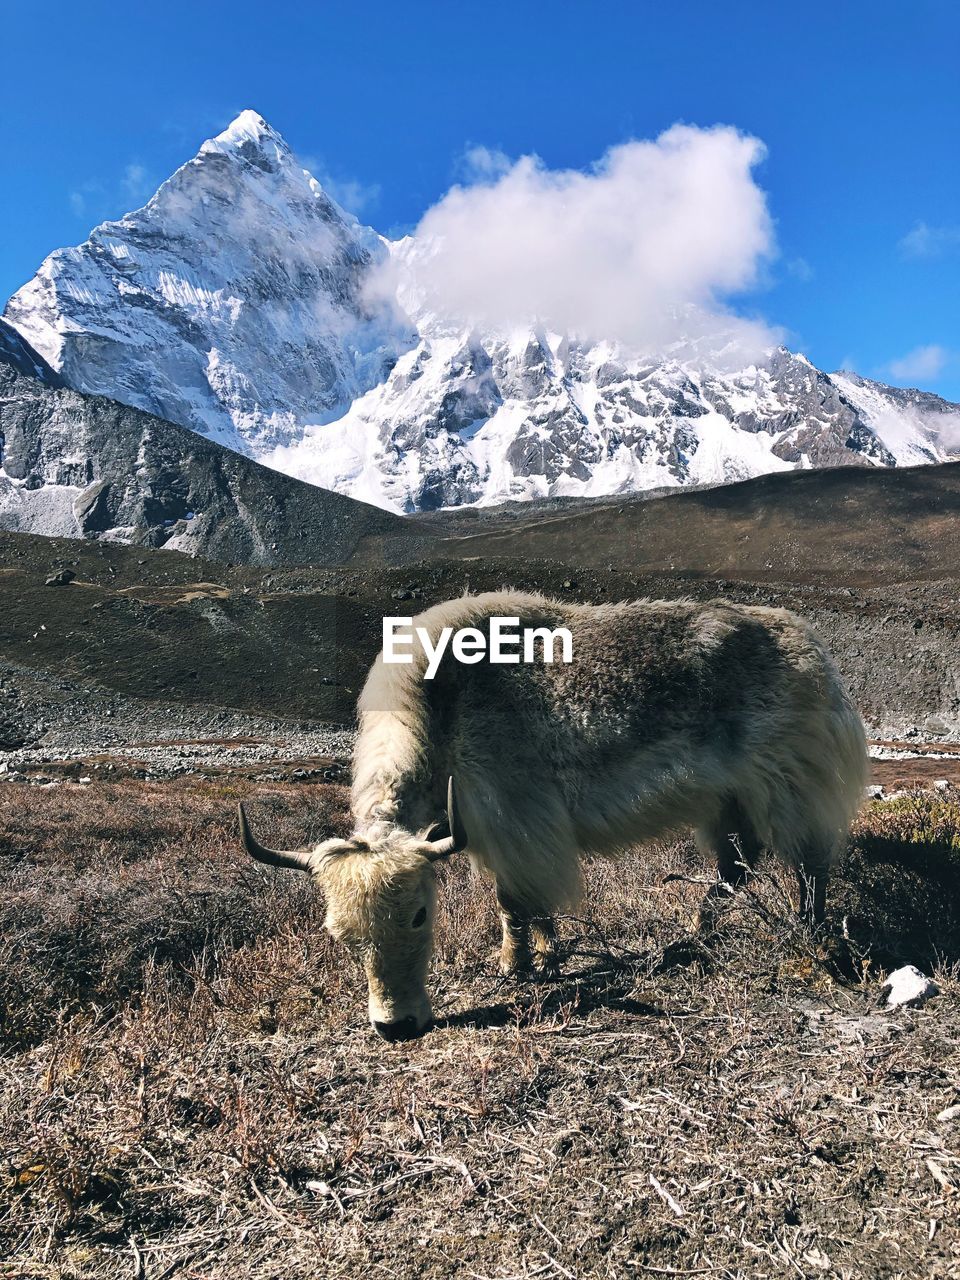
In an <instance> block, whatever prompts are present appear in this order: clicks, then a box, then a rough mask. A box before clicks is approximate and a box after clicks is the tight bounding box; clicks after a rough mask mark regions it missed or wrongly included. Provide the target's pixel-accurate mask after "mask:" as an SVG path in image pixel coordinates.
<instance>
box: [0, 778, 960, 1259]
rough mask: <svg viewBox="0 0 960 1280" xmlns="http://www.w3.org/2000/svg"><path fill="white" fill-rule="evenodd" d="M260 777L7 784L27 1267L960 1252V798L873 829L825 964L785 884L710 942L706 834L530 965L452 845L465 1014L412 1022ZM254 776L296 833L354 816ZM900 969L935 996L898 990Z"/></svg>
mask: <svg viewBox="0 0 960 1280" xmlns="http://www.w3.org/2000/svg"><path fill="white" fill-rule="evenodd" d="M245 785H246V784H239V783H238V784H230V783H227V784H217V785H214V784H210V783H198V782H192V783H191V782H189V781H180V782H177V783H168V784H160V785H150V784H144V783H136V782H124V783H118V784H115V785H102V786H99V785H98V786H95V787H90V788H87V789H82V788H79V787H72V786H64V787H61V788H58V789H55V790H51V791H42V792H41V791H36V790H27V789H26V788H18V787H13V786H10V787H5V788H3V790H2V793H0V858H2V871H0V875H2V880H3V885H2V898H0V922H2V929H3V935H2V936H3V939H4V941H3V943H2V948H3V949H2V953H0V1001H2V1008H3V1038H4V1039H3V1043H4V1050H3V1056H2V1057H0V1155H2V1161H3V1169H2V1174H0V1176H2V1185H0V1257H4V1256H5V1257H6V1258H7V1259H8V1261H7V1262H0V1275H5V1276H16V1277H18V1278H19V1277H25V1278H26V1277H36V1278H39V1277H43V1278H44V1280H46V1278H47V1277H51V1278H52V1277H71V1278H72V1277H84V1280H86V1278H87V1277H101V1276H102V1277H108V1276H109V1277H117V1276H127V1277H130V1278H131V1280H135V1278H140V1277H142V1278H144V1280H167V1278H168V1277H197V1278H199V1277H201V1276H202V1277H205V1278H207V1277H222V1278H223V1280H226V1278H228V1277H229V1280H242V1277H258V1280H260V1278H262V1280H267V1278H269V1277H274V1276H276V1277H281V1276H282V1277H285V1278H287V1277H291V1276H304V1277H308V1276H309V1277H324V1280H333V1278H334V1277H340V1276H344V1277H346V1276H349V1277H356V1276H360V1275H363V1276H364V1277H367V1276H377V1275H384V1276H397V1277H411V1278H412V1277H415V1276H416V1277H420V1276H427V1277H431V1276H433V1277H440V1276H450V1275H458V1276H460V1275H463V1276H473V1277H488V1276H489V1277H500V1278H505V1277H508V1276H510V1277H512V1276H544V1277H563V1276H566V1277H570V1276H574V1277H578V1278H579V1277H584V1278H586V1277H594V1276H596V1277H600V1276H604V1277H606V1276H616V1277H621V1276H644V1275H651V1276H657V1275H660V1276H663V1275H697V1276H699V1275H704V1276H705V1275H717V1276H727V1277H731V1276H737V1277H740V1276H742V1277H755V1276H779V1275H790V1276H797V1275H801V1276H824V1275H835V1276H851V1277H853V1276H877V1277H882V1276H889V1277H895V1276H937V1277H946V1276H958V1275H960V1231H958V1227H957V1208H958V1202H960V1191H957V1190H956V1188H957V1186H958V1184H960V1151H958V1139H960V1114H958V1115H957V1116H955V1117H953V1118H950V1117H949V1115H948V1116H947V1118H939V1119H938V1117H939V1116H941V1114H942V1113H943V1112H945V1111H947V1110H948V1109H949V1108H951V1107H953V1106H956V1105H957V1104H958V1103H960V1065H958V1064H960V1044H958V1038H960V1001H958V982H957V980H956V969H955V964H956V961H957V958H958V956H960V928H958V920H960V914H958V911H960V876H958V874H957V870H958V862H957V858H958V851H957V839H956V835H955V832H956V831H957V830H958V828H960V813H958V812H957V810H956V808H955V807H954V806H951V805H949V804H947V803H945V802H944V801H942V800H934V799H931V798H929V797H928V798H909V799H907V800H905V801H902V802H899V803H898V804H896V805H893V806H876V807H874V808H873V809H872V810H871V811H870V812H869V813H868V814H867V816H866V817H865V818H864V819H863V820H862V822H861V824H860V826H859V828H858V832H857V838H856V841H855V843H854V847H853V849H852V851H851V854H850V856H849V858H848V860H847V864H846V866H845V870H844V875H843V877H842V879H841V881H839V882H838V885H837V888H836V892H835V895H834V907H835V917H834V920H833V927H834V933H835V934H836V935H839V934H840V932H841V930H842V921H843V919H844V918H846V920H847V932H848V934H849V935H850V937H851V941H850V942H848V943H845V944H838V946H835V947H833V948H831V952H832V954H831V958H829V959H825V958H824V954H825V952H824V948H823V947H818V945H816V944H814V943H813V942H812V941H811V940H810V939H809V938H808V937H807V935H805V934H804V932H803V931H802V930H799V929H798V928H797V927H796V926H795V924H794V922H793V920H792V918H791V916H790V912H789V903H788V901H787V898H786V892H785V889H784V886H783V884H782V882H781V880H780V879H779V877H777V876H775V875H768V874H763V875H761V876H758V877H757V878H756V879H755V881H754V882H753V884H752V885H751V887H750V889H749V891H748V892H747V893H745V894H743V895H741V896H740V898H739V899H738V900H737V901H736V902H735V903H733V904H732V905H731V907H730V908H729V911H728V914H727V919H726V923H725V926H724V931H723V936H722V937H721V938H719V939H718V940H717V941H716V942H715V944H714V945H713V946H712V948H711V950H710V952H709V953H704V954H699V953H691V952H690V949H689V948H685V947H684V945H683V940H684V939H685V937H686V931H687V927H688V923H689V919H690V915H691V913H692V910H693V907H694V905H695V901H696V898H697V895H698V894H699V893H700V892H702V888H701V886H699V885H697V884H693V883H689V881H696V880H697V879H698V878H702V877H703V876H704V870H703V868H702V867H701V866H700V864H699V863H698V862H697V860H696V858H695V857H694V855H693V853H692V850H691V848H690V846H689V844H687V843H685V842H679V843H676V844H672V845H669V846H663V847H657V848H653V849H649V850H646V851H644V854H643V855H638V856H637V857H636V858H635V859H632V860H630V861H629V862H627V863H624V864H622V865H620V866H617V867H613V866H610V865H602V864H601V865H597V866H595V867H593V868H591V872H590V888H591V893H590V899H589V914H585V915H584V916H583V917H581V918H576V919H574V918H571V919H568V920H566V921H564V922H563V928H562V934H563V939H564V946H565V952H566V954H565V961H564V970H565V976H564V977H562V978H561V979H559V980H557V981H556V982H550V983H545V984H543V985H540V986H527V987H517V986H515V985H513V984H510V983H505V982H503V981H501V980H499V979H498V978H497V977H496V976H495V972H494V968H493V965H492V963H491V953H492V951H493V948H494V946H495V942H496V918H495V913H494V911H493V906H492V901H491V895H490V892H489V890H488V889H487V888H486V887H485V886H484V885H482V884H480V883H477V882H475V881H473V880H472V879H471V878H470V876H469V874H468V873H467V871H466V868H465V867H463V866H459V867H458V866H456V865H454V866H452V867H450V868H449V869H448V870H446V871H445V872H444V881H443V886H442V903H441V926H440V931H439V936H438V948H437V963H436V966H435V973H434V980H433V987H434V993H435V997H436V999H435V1004H436V1008H437V1010H438V1015H439V1017H438V1024H439V1025H438V1027H437V1029H436V1030H434V1031H433V1032H432V1033H431V1034H430V1035H428V1036H427V1037H425V1038H424V1039H423V1040H421V1041H419V1042H416V1043H414V1044H411V1045H399V1046H389V1045H385V1044H383V1043H381V1042H378V1041H377V1040H376V1039H375V1038H373V1037H372V1036H371V1034H370V1033H369V1032H368V1031H367V1030H366V1028H365V1027H364V1023H363V1008H362V990H361V988H362V979H361V977H360V976H359V975H358V974H357V973H356V972H355V971H354V969H353V968H352V966H351V965H350V963H349V961H348V960H347V959H346V958H345V956H344V955H343V954H342V953H341V952H339V951H338V950H336V949H335V948H334V946H333V945H332V944H331V943H329V942H328V941H327V940H326V938H325V936H324V935H323V933H322V930H321V927H320V920H321V913H320V909H319V904H318V903H316V902H315V900H314V899H313V895H312V892H311V890H310V888H309V886H308V885H304V884H303V883H302V882H301V881H300V880H297V879H296V878H294V877H292V876H290V875H286V874H282V875H277V874H271V873H268V872H264V871H261V870H260V869H259V868H256V867H253V866H250V865H247V864H246V863H245V862H243V861H242V860H241V858H240V856H239V853H238V851H237V849H236V846H235V840H234V834H233V806H234V801H235V799H236V795H235V792H236V791H237V790H238V789H240V788H241V786H245ZM257 794H258V806H260V807H259V813H258V816H259V817H260V818H261V822H260V826H261V828H262V829H264V830H265V831H267V832H269V836H270V839H271V840H276V841H277V842H279V841H280V840H283V841H289V842H290V843H297V842H300V841H301V840H303V839H305V838H307V836H308V835H310V834H315V833H316V831H317V830H318V829H319V828H320V827H321V826H323V825H329V824H330V823H334V824H336V823H342V822H343V821H344V817H345V815H344V800H345V796H344V792H343V790H342V789H340V788H336V787H329V786H326V787H315V786H302V787H293V786H283V787H281V786H278V787H276V788H274V789H273V790H271V791H264V790H263V789H261V790H260V791H258V793H257ZM267 808H269V809H271V810H272V816H271V815H270V814H268V813H267V812H265V810H266V809H267ZM668 875H672V876H678V875H679V876H682V877H686V878H685V879H672V880H670V881H669V882H667V883H664V881H665V877H666V876H668ZM838 950H839V954H840V960H841V964H840V969H841V970H843V971H845V972H847V973H848V974H849V973H850V972H855V973H860V974H862V975H863V981H862V982H860V983H857V982H855V981H851V980H850V978H849V977H847V978H843V977H841V976H840V973H839V972H838V966H837V953H838ZM893 959H898V960H899V959H909V960H914V961H917V962H921V963H925V964H930V963H931V962H932V961H934V960H935V961H936V963H937V965H938V969H939V978H940V981H941V984H942V987H943V994H942V995H941V996H940V998H939V999H938V1000H936V1001H934V1002H933V1003H931V1004H930V1005H929V1006H928V1007H927V1008H926V1009H924V1010H921V1011H909V1010H906V1011H900V1012H897V1013H894V1014H890V1013H885V1012H880V1011H878V1010H877V1009H876V1007H875V992H876V981H875V978H876V974H875V972H874V970H873V969H872V968H871V963H873V964H874V965H875V964H876V962H877V961H878V960H879V962H881V963H883V962H891V961H892V960H893Z"/></svg>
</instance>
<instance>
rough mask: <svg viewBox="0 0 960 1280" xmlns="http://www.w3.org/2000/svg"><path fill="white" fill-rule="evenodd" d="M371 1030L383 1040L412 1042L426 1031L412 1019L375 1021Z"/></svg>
mask: <svg viewBox="0 0 960 1280" xmlns="http://www.w3.org/2000/svg"><path fill="white" fill-rule="evenodd" d="M373 1029H374V1031H376V1033H377V1035H378V1036H383V1038H384V1040H413V1039H414V1038H415V1037H416V1036H418V1035H420V1033H421V1032H422V1031H426V1027H421V1026H419V1025H418V1024H417V1020H416V1018H414V1017H409V1018H398V1020H397V1021H396V1022H376V1021H375V1022H374V1024H373Z"/></svg>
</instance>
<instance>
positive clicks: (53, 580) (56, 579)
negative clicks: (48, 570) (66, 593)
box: [43, 569, 77, 587]
mask: <svg viewBox="0 0 960 1280" xmlns="http://www.w3.org/2000/svg"><path fill="white" fill-rule="evenodd" d="M76 576H77V575H76V574H75V573H74V572H73V570H72V569H61V570H60V572H59V573H52V574H51V575H50V577H49V578H47V580H46V582H45V583H44V584H43V585H44V586H45V587H65V586H66V585H67V584H68V583H70V582H72V581H73V580H74V578H75V577H76Z"/></svg>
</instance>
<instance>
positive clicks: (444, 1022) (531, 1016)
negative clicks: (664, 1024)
mask: <svg viewBox="0 0 960 1280" xmlns="http://www.w3.org/2000/svg"><path fill="white" fill-rule="evenodd" d="M584 954H589V955H590V956H591V957H592V958H593V960H594V963H592V964H590V965H588V966H586V967H584V968H582V969H578V970H576V971H575V972H573V973H568V974H563V973H561V974H559V975H558V976H557V977H555V978H549V977H545V978H537V979H534V978H530V979H527V980H525V981H524V980H520V981H517V980H515V979H512V978H501V979H499V980H498V982H497V983H496V986H495V988H494V992H495V993H496V992H498V991H502V992H503V993H504V994H503V998H502V999H500V1000H496V1001H495V1002H492V1003H489V1004H482V1005H474V1006H472V1007H471V1008H469V1009H462V1010H460V1011H459V1012H456V1013H449V1014H440V1015H439V1016H438V1017H437V1018H435V1020H434V1026H435V1027H438V1028H444V1027H475V1028H481V1027H506V1026H518V1025H519V1026H527V1025H530V1024H533V1023H547V1022H551V1021H563V1022H568V1021H572V1020H574V1019H577V1020H579V1019H581V1018H584V1017H586V1016H587V1015H588V1014H590V1013H592V1012H594V1011H595V1010H597V1009H612V1010H616V1011H617V1012H618V1013H628V1014H633V1015H634V1016H636V1017H641V1018H666V1017H669V1016H670V1013H669V1011H668V1010H667V1009H663V1008H661V1007H660V1006H659V1005H656V1004H650V1003H649V1002H648V1001H646V1000H642V999H637V998H635V996H634V995H633V994H632V993H633V991H634V990H635V988H636V986H637V983H638V981H640V980H641V979H643V978H649V977H653V976H656V975H659V974H663V973H667V972H669V971H670V970H672V969H678V968H684V967H687V966H689V965H691V964H703V965H704V966H706V965H707V964H709V959H710V957H709V952H708V950H707V948H705V947H704V946H703V944H702V943H700V942H699V941H698V940H697V939H696V938H683V939H680V940H678V941H677V942H674V943H671V944H670V946H668V947H666V948H664V949H662V950H653V951H649V952H631V953H625V954H623V955H619V956H618V955H613V954H612V953H611V954H598V953H596V952H590V953H584V952H578V951H576V950H574V951H572V952H568V953H567V954H566V956H565V957H564V959H565V960H566V961H567V962H569V961H570V960H575V959H576V958H577V956H582V955H584Z"/></svg>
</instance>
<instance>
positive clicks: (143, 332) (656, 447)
mask: <svg viewBox="0 0 960 1280" xmlns="http://www.w3.org/2000/svg"><path fill="white" fill-rule="evenodd" d="M422 251H423V246H418V245H417V244H415V243H413V242H412V241H410V240H409V239H407V240H404V241H400V242H397V243H394V244H391V243H389V242H387V241H384V240H383V239H382V238H381V237H379V236H377V235H376V233H375V232H373V231H372V230H371V229H370V228H367V227H363V226H361V225H360V224H359V223H358V222H357V220H356V219H355V218H352V217H351V216H350V215H349V214H347V213H345V212H344V211H343V210H342V209H341V208H340V207H339V206H338V205H337V204H336V203H335V202H334V201H332V200H331V199H330V198H329V196H327V195H326V193H324V192H323V190H322V189H321V188H320V186H319V184H317V183H316V181H315V180H314V179H313V178H312V177H311V176H310V175H309V174H308V173H307V172H306V171H305V170H303V169H302V168H301V167H300V166H299V165H298V163H297V161H296V159H295V158H294V156H293V155H292V153H291V151H290V149H289V147H288V146H287V145H286V143H285V142H284V141H283V139H282V138H281V137H280V135H279V134H277V133H276V131H275V130H273V129H271V128H270V126H269V125H267V124H266V123H265V122H264V121H263V120H262V119H261V117H259V116H257V115H256V113H254V112H250V111H247V112H243V113H242V114H241V115H240V116H239V117H238V118H237V120H235V121H234V122H233V124H232V125H230V127H229V128H228V129H226V130H225V131H224V132H223V133H222V134H220V135H219V136H218V137H217V138H214V139H212V140H211V141H209V142H206V143H204V144H203V146H202V147H201V149H200V152H199V153H198V155H197V156H196V157H195V158H194V159H193V160H191V161H189V162H188V163H187V164H186V165H184V166H183V167H182V168H181V169H179V170H178V171H177V172H176V173H175V174H174V175H173V176H172V177H171V178H170V179H169V180H168V181H167V182H166V183H164V184H163V186H161V188H160V189H159V191H158V192H157V193H156V195H155V196H154V197H153V198H152V199H151V200H150V201H149V202H148V203H147V205H146V206H145V207H144V208H143V209H140V210H137V211H136V212H134V213H131V214H128V215H127V216H126V217H125V218H123V219H121V220H120V221H119V222H111V223H104V224H103V225H102V226H101V227H98V228H97V229H96V230H95V231H93V232H92V233H91V236H90V238H89V239H88V240H87V241H86V242H85V243H84V244H82V245H80V246H79V247H78V248H75V249H64V250H58V251H57V252H56V253H54V254H52V255H51V256H50V257H49V258H48V259H47V260H46V261H45V262H44V264H43V265H42V266H41V268H40V270H39V272H38V273H37V275H36V276H35V277H34V279H33V280H31V281H30V282H29V283H28V284H26V285H25V286H24V287H23V288H22V289H21V290H20V291H19V292H18V293H17V294H16V295H15V296H14V297H13V298H12V299H11V300H10V303H9V304H8V307H7V310H6V317H7V319H8V321H9V322H10V323H11V324H12V325H13V326H14V327H15V328H16V329H17V330H18V331H19V332H20V333H21V334H22V335H23V336H24V337H25V338H27V339H28V340H29V341H30V342H31V343H32V344H33V345H34V347H35V348H36V350H37V351H38V352H39V353H40V354H41V355H42V356H43V357H44V358H45V359H46V360H47V361H48V362H49V364H50V365H51V366H52V367H53V368H54V369H56V370H57V371H58V372H59V374H60V375H61V376H62V377H63V378H64V379H65V380H66V382H67V383H68V384H69V385H70V386H72V387H74V388H77V389H79V390H83V391H87V392H99V393H102V394H107V395H110V396H112V397H114V398H116V399H119V400H121V401H123V402H124V403H127V404H130V405H134V406H137V407H139V408H142V409H145V410H148V411H150V412H152V413H157V414H160V415H161V416H163V417H166V418H169V419H170V420H172V421H175V422H177V423H179V424H181V425H183V426H187V427H190V428H191V429H192V430H194V431H197V432H199V433H201V434H203V435H206V436H208V437H209V438H211V439H214V440H217V441H219V442H221V443H223V444H226V445H227V446H229V447H230V448H232V449H234V450H237V451H239V452H241V453H245V454H247V455H248V456H250V457H254V458H257V459H259V460H261V461H263V462H265V463H266V464H267V465H269V466H271V467H274V468H276V469H278V470H281V471H284V472H286V473H288V474H292V475H296V476H300V477H302V478H303V479H305V480H308V481H310V482H312V483H314V484H317V485H321V486H323V487H326V488H331V489H335V490H338V491H339V492H341V493H345V494H350V495H352V496H354V497H357V498H361V499H364V500H366V501H370V502H373V503H375V504H377V505H379V506H383V507H387V508H392V509H394V510H396V511H405V512H409V511H415V510H423V509H433V508H436V507H441V506H456V505H462V504H465V503H476V502H480V503H492V502H499V501H503V500H505V499H507V498H534V497H547V496H558V495H559V496H596V495H601V494H609V493H620V492H629V491H638V490H646V489H652V488H659V487H662V486H681V485H710V484H718V483H725V482H728V481H733V480H741V479H745V478H748V477H750V476H755V475H759V474H764V473H767V472H771V471H777V470H789V469H795V468H806V467H825V466H836V465H846V464H861V465H864V464H865V465H876V466H894V465H911V464H916V463H923V462H937V461H943V460H946V459H948V458H951V457H955V456H957V451H958V448H960V406H956V405H951V404H949V403H947V402H946V401H944V400H942V399H941V398H940V397H938V396H935V395H931V394H928V393H924V392H920V391H901V390H897V389H895V388H891V387H887V386H885V385H883V384H881V383H877V382H870V381H868V380H867V379H863V378H859V377H858V376H857V375H855V374H850V373H839V374H830V375H828V374H826V373H823V372H821V371H820V370H818V369H816V368H815V367H814V366H813V365H811V364H810V362H809V361H808V360H806V359H805V358H804V357H803V356H801V355H795V354H793V353H791V352H789V351H787V350H786V349H784V348H779V349H777V350H775V351H772V352H771V353H770V355H769V358H768V359H767V360H766V361H765V362H764V363H763V364H762V365H752V366H750V367H749V368H746V369H734V370H731V369H730V368H729V367H728V366H729V360H728V359H727V360H725V359H724V358H723V353H722V351H720V352H719V353H718V354H716V355H709V354H708V355H703V354H701V355H699V356H698V357H697V358H695V359H692V358H690V356H689V353H685V352H684V353H681V352H677V353H675V354H674V355H673V356H672V357H671V356H669V355H668V356H667V357H664V356H663V355H659V356H658V357H657V358H655V359H644V358H641V357H638V356H636V355H632V354H628V353H626V352H624V351H622V350H619V349H618V348H617V347H616V346H615V345H614V344H611V343H605V342H599V343H593V344H589V345H588V344H582V343H576V342H572V341H570V340H569V339H567V338H565V337H563V336H562V335H557V334H550V333H543V332H535V331H529V330H525V331H521V332H515V333H510V334H497V333H478V332H454V331H451V330H449V329H448V328H445V327H444V326H443V325H442V324H440V323H438V321H437V320H436V318H435V317H433V316H431V315H428V314H424V313H422V312H421V311H420V310H418V306H417V302H416V298H415V297H414V296H411V297H406V296H405V297H404V298H403V303H404V306H405V308H406V310H405V312H403V313H401V312H398V310H397V308H396V307H394V306H392V305H389V304H388V303H386V302H384V301H383V299H382V297H381V298H380V300H375V299H376V297H377V295H376V293H375V292H374V291H371V290H369V289H368V288H367V285H368V283H369V281H370V279H371V273H374V272H376V271H377V268H378V266H379V265H380V264H381V263H382V262H383V260H384V257H385V255H387V254H394V255H396V257H397V258H398V259H400V260H406V259H409V258H415V256H416V254H417V253H418V252H422ZM719 345H720V346H721V347H722V336H721V340H720V342H719Z"/></svg>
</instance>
